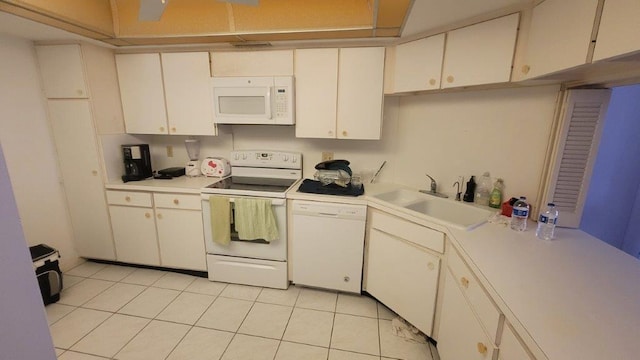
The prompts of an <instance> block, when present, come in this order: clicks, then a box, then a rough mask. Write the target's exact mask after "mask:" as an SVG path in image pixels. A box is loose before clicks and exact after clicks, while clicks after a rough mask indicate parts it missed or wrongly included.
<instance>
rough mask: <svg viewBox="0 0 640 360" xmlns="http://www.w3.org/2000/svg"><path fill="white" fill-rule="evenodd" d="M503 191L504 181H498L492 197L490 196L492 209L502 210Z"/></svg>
mask: <svg viewBox="0 0 640 360" xmlns="http://www.w3.org/2000/svg"><path fill="white" fill-rule="evenodd" d="M502 189H504V183H503V182H502V179H498V180H496V182H495V184H493V191H491V196H489V206H491V207H492V208H496V209H500V207H501V206H502Z"/></svg>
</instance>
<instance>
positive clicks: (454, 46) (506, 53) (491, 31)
mask: <svg viewBox="0 0 640 360" xmlns="http://www.w3.org/2000/svg"><path fill="white" fill-rule="evenodd" d="M518 21H519V14H512V15H508V16H504V17H501V18H498V19H494V20H489V21H485V22H482V23H479V24H476V25H472V26H467V27H464V28H461V29H457V30H453V31H450V32H449V33H448V34H447V45H446V50H445V53H444V65H443V71H442V88H443V89H445V88H452V87H459V86H469V85H481V84H492V83H501V82H508V81H509V80H510V78H511V65H512V63H513V52H514V49H515V42H516V35H517V33H518Z"/></svg>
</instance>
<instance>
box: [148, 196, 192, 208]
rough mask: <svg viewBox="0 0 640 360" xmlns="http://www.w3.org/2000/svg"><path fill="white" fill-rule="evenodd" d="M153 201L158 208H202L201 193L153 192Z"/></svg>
mask: <svg viewBox="0 0 640 360" xmlns="http://www.w3.org/2000/svg"><path fill="white" fill-rule="evenodd" d="M153 202H154V204H156V207H157V208H166V209H185V210H202V203H201V201H200V196H199V195H184V194H156V193H154V194H153Z"/></svg>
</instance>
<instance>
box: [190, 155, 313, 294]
mask: <svg viewBox="0 0 640 360" xmlns="http://www.w3.org/2000/svg"><path fill="white" fill-rule="evenodd" d="M230 162H231V176H230V177H228V178H225V179H222V180H221V181H218V182H216V183H214V184H211V185H209V186H207V187H205V188H202V189H200V193H201V198H202V217H203V223H204V237H205V244H206V249H207V269H208V274H209V279H210V280H212V281H213V280H215V281H222V282H229V283H236V284H245V285H254V286H264V287H272V288H279V289H286V288H287V287H288V286H289V279H288V276H287V202H286V199H285V195H286V192H287V191H288V190H289V189H290V188H291V187H292V186H293V185H294V184H295V183H296V182H297V181H298V180H300V179H301V178H302V154H300V153H297V152H283V151H269V150H245V151H233V152H231V159H230ZM211 196H225V197H228V198H229V201H230V204H231V206H232V210H231V219H229V226H230V227H231V242H230V243H229V245H221V244H218V243H216V242H214V241H213V233H212V229H211V217H212V216H216V214H212V213H211V209H210V206H209V198H210V197H211ZM238 197H242V198H252V199H269V200H270V201H271V210H272V211H273V215H274V217H275V220H276V225H277V228H278V239H277V240H274V241H270V242H267V241H265V240H263V239H257V240H241V239H240V238H239V237H238V234H237V232H236V231H235V228H234V222H235V221H234V216H235V213H234V210H233V203H234V200H235V199H236V198H238Z"/></svg>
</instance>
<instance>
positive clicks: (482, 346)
mask: <svg viewBox="0 0 640 360" xmlns="http://www.w3.org/2000/svg"><path fill="white" fill-rule="evenodd" d="M478 352H479V353H480V354H482V355H485V354H486V353H487V346H486V345H485V344H483V343H481V342H479V343H478Z"/></svg>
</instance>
